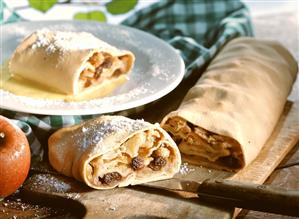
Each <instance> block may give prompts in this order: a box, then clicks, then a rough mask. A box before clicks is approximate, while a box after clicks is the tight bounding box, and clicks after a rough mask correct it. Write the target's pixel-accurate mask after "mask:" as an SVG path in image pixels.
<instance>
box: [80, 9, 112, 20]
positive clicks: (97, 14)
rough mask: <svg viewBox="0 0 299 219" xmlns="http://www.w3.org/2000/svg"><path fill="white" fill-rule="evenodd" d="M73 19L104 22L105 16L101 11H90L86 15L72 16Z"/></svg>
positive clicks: (81, 13)
mask: <svg viewBox="0 0 299 219" xmlns="http://www.w3.org/2000/svg"><path fill="white" fill-rule="evenodd" d="M74 19H76V20H94V21H101V22H105V21H106V20H107V19H106V15H105V14H104V13H103V12H102V11H91V12H87V13H83V12H79V13H76V14H75V15H74Z"/></svg>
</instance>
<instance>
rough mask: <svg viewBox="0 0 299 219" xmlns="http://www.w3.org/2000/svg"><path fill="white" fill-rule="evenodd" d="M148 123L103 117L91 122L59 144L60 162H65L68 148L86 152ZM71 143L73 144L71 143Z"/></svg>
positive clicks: (71, 132) (57, 153) (57, 154)
mask: <svg viewBox="0 0 299 219" xmlns="http://www.w3.org/2000/svg"><path fill="white" fill-rule="evenodd" d="M146 126H148V123H147V122H145V121H144V120H133V119H129V118H126V117H122V116H103V117H99V118H97V119H93V120H89V121H87V122H85V123H83V124H82V126H80V127H79V128H77V129H74V130H72V131H70V132H69V133H67V136H66V137H65V139H67V140H66V141H64V140H62V141H60V142H59V143H58V145H57V147H56V150H57V152H56V156H57V159H58V160H61V161H63V160H64V152H65V151H68V150H65V148H66V147H69V146H70V145H73V146H74V150H77V151H81V152H84V151H86V149H87V148H89V147H91V146H96V147H98V146H100V145H101V142H102V141H103V140H104V139H105V138H107V137H109V136H111V135H114V134H115V133H126V134H127V133H129V134H131V133H133V132H135V131H138V130H140V129H142V128H144V127H146ZM70 142H71V143H70Z"/></svg>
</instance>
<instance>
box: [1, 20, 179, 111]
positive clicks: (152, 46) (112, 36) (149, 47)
mask: <svg viewBox="0 0 299 219" xmlns="http://www.w3.org/2000/svg"><path fill="white" fill-rule="evenodd" d="M41 28H48V29H50V30H63V31H87V32H90V33H92V34H94V35H95V36H97V37H99V38H101V39H102V40H104V41H106V42H108V43H110V44H111V45H114V46H116V47H118V48H121V49H127V50H130V51H132V52H133V53H134V54H135V56H136V62H135V66H134V69H133V71H132V72H131V73H130V76H129V81H128V82H126V83H124V84H123V85H122V86H120V87H119V88H117V89H116V90H115V91H114V92H113V93H111V94H110V95H109V96H106V97H104V98H99V99H93V100H89V101H82V102H64V101H61V100H47V99H33V98H29V97H24V96H18V95H14V94H12V93H9V92H6V91H4V90H1V89H0V107H1V108H4V109H9V110H14V111H19V112H28V113H35V114H45V115H88V114H102V113H111V112H115V111H120V110H127V109H131V108H134V107H138V106H141V105H144V104H147V103H149V102H152V101H154V100H157V99H159V98H160V97H162V96H164V95H166V94H167V93H169V92H170V91H172V90H173V89H174V88H175V87H176V86H177V85H178V84H179V83H180V82H181V80H182V78H183V75H184V62H183V60H182V58H181V57H180V56H179V54H178V53H177V52H176V50H175V49H173V48H172V47H171V46H169V45H168V44H167V43H165V42H164V41H162V40H160V39H158V38H157V37H155V36H153V35H151V34H148V33H146V32H143V31H140V30H137V29H134V28H130V27H125V26H120V25H117V26H116V25H109V24H105V23H99V22H90V21H40V22H19V23H14V24H7V25H3V26H1V33H2V37H1V48H2V49H1V51H2V56H1V63H3V62H4V61H5V60H7V59H9V57H10V56H11V54H12V53H13V51H14V50H15V48H16V46H17V45H18V44H19V43H20V42H21V40H22V39H23V38H24V37H25V36H26V35H28V34H30V33H32V32H33V31H35V30H37V29H41Z"/></svg>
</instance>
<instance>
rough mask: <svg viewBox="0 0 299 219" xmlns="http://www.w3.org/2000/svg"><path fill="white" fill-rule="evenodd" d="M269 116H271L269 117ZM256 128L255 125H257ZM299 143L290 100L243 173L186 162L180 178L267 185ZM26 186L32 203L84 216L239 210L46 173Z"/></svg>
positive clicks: (295, 107) (227, 214)
mask: <svg viewBox="0 0 299 219" xmlns="http://www.w3.org/2000/svg"><path fill="white" fill-rule="evenodd" d="M265 116H267V115H265ZM253 128H254V127H253ZM298 140H299V103H298V102H294V103H293V102H287V104H286V107H285V109H284V112H283V114H282V116H281V118H280V120H279V122H278V124H277V126H276V128H275V130H274V132H273V133H272V136H271V137H270V138H269V139H268V141H267V143H266V145H265V146H264V147H263V149H262V151H261V153H260V154H259V156H258V157H257V158H256V159H255V160H254V161H253V162H252V163H251V164H250V165H249V166H248V167H246V168H245V169H243V170H241V171H239V172H238V173H235V174H233V173H228V172H224V171H217V170H212V169H207V168H204V167H196V166H191V165H187V164H184V165H183V166H182V168H181V171H180V173H179V174H177V175H176V176H175V177H176V178H183V179H190V180H195V181H199V182H201V181H202V180H204V179H207V178H214V179H223V178H228V179H231V180H236V181H243V182H245V181H246V182H251V183H263V182H264V181H265V180H266V179H267V177H268V176H269V175H270V174H271V173H272V171H273V170H274V169H275V168H276V167H277V166H278V164H279V163H280V162H281V161H282V159H283V158H284V157H285V155H286V154H287V153H288V152H289V151H290V150H291V149H292V147H293V146H294V145H295V144H296V143H297V141H298ZM41 172H44V173H38V174H34V175H32V176H31V178H30V179H29V180H27V182H26V184H25V185H24V187H23V191H22V192H23V195H24V197H25V198H27V199H29V200H31V201H32V200H37V201H44V202H48V201H51V202H52V203H53V204H54V205H56V206H62V205H63V206H64V207H66V206H69V207H70V208H71V209H72V210H73V211H76V212H77V213H78V215H81V216H83V215H84V216H85V218H127V219H129V218H232V217H233V216H234V215H236V213H237V212H238V209H233V208H231V209H227V208H223V207H221V206H209V205H206V204H205V203H201V202H200V200H198V199H184V198H182V197H179V196H177V195H176V194H174V193H170V192H161V191H156V190H154V189H148V188H145V187H142V186H134V187H133V186H132V187H127V188H116V189H112V190H104V191H99V190H93V189H90V188H88V187H87V186H85V185H83V184H82V183H80V182H77V181H75V180H73V179H71V178H68V177H64V176H61V175H58V174H57V173H55V171H51V170H50V169H47V170H41Z"/></svg>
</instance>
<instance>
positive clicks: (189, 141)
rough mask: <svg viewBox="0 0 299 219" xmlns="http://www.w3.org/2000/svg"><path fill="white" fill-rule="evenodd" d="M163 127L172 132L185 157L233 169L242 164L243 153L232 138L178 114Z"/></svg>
mask: <svg viewBox="0 0 299 219" xmlns="http://www.w3.org/2000/svg"><path fill="white" fill-rule="evenodd" d="M163 128H164V129H165V130H167V131H168V132H169V133H170V135H171V136H172V138H173V139H174V141H175V142H176V143H177V144H178V147H179V149H180V151H181V153H183V154H184V155H185V157H194V156H195V157H200V158H201V159H203V160H205V161H208V162H214V163H216V164H219V165H224V166H227V167H229V168H232V169H239V168H240V167H241V166H242V161H241V159H242V153H241V151H240V148H239V147H238V143H237V142H236V141H235V140H234V139H232V138H229V137H226V136H222V135H218V134H215V133H212V132H209V131H207V130H205V129H203V128H201V127H198V126H195V125H193V124H191V123H190V122H188V121H186V120H185V119H183V118H181V117H178V116H177V117H172V118H171V119H168V120H167V121H166V123H165V124H164V125H163Z"/></svg>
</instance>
